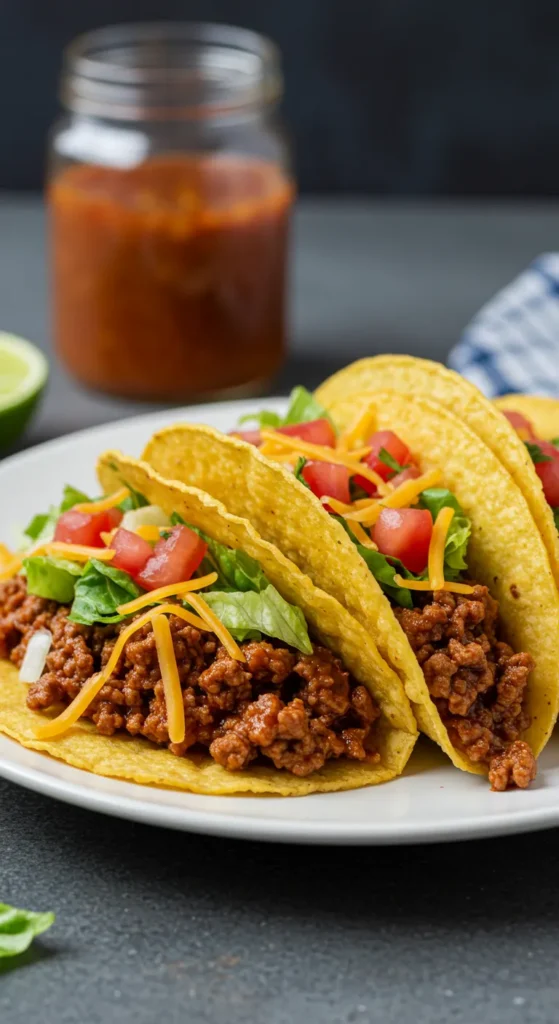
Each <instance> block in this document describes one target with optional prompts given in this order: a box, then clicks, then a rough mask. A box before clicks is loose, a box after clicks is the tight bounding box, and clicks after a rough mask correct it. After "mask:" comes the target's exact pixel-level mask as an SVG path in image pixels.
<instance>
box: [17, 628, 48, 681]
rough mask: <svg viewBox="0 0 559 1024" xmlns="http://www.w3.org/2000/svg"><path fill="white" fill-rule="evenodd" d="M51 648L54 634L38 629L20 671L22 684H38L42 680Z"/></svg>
mask: <svg viewBox="0 0 559 1024" xmlns="http://www.w3.org/2000/svg"><path fill="white" fill-rule="evenodd" d="M51 647H52V633H51V632H50V630H49V629H38V630H37V632H36V633H33V636H32V637H31V639H30V641H29V643H28V644H27V650H26V652H25V656H24V658H23V661H22V663H21V668H20V670H19V681H20V683H36V682H37V680H38V679H40V678H41V676H42V674H43V669H44V667H45V661H46V660H47V654H48V653H49V651H50V649H51Z"/></svg>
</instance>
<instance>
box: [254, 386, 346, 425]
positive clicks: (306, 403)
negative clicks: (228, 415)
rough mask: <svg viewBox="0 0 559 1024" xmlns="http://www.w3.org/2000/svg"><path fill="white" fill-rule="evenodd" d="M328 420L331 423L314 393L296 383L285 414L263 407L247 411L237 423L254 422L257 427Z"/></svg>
mask: <svg viewBox="0 0 559 1024" xmlns="http://www.w3.org/2000/svg"><path fill="white" fill-rule="evenodd" d="M322 419H324V420H328V421H329V422H330V423H332V420H331V418H330V415H329V413H328V412H327V411H326V409H325V408H324V406H322V405H320V402H317V401H316V398H315V397H314V395H312V394H311V392H310V391H307V389H306V388H304V387H302V386H301V385H298V386H297V387H295V388H293V391H292V392H291V395H290V396H289V406H288V409H287V412H286V414H285V416H280V415H279V414H278V413H277V412H272V411H271V410H270V409H263V410H261V411H260V412H251V413H247V415H246V416H241V418H240V420H239V424H242V423H249V422H253V421H254V422H255V423H258V426H259V427H271V428H272V430H273V429H274V428H276V427H287V426H289V425H290V424H293V423H309V422H310V421H311V420H322Z"/></svg>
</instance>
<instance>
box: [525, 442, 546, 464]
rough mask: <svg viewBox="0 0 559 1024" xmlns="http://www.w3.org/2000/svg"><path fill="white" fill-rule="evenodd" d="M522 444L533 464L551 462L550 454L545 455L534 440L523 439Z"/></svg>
mask: <svg viewBox="0 0 559 1024" xmlns="http://www.w3.org/2000/svg"><path fill="white" fill-rule="evenodd" d="M524 444H525V445H526V448H527V449H528V455H529V456H530V458H531V460H532V462H533V463H534V465H537V464H538V462H551V455H546V454H545V452H542V450H541V448H540V446H539V444H536V442H535V441H525V442H524Z"/></svg>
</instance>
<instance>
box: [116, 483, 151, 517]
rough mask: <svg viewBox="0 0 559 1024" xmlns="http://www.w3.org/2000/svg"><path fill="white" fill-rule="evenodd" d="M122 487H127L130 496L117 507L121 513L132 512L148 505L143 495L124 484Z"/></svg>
mask: <svg viewBox="0 0 559 1024" xmlns="http://www.w3.org/2000/svg"><path fill="white" fill-rule="evenodd" d="M124 486H125V487H128V490H129V491H130V494H129V495H128V497H127V498H124V501H121V503H120V505H119V506H118V507H119V509H120V510H121V512H132V511H134V510H135V509H137V508H144V507H145V506H146V505H149V501H148V500H147V498H144V496H143V494H140V492H139V491H135V490H134V489H133V488H132V487H130V484H125V485H124Z"/></svg>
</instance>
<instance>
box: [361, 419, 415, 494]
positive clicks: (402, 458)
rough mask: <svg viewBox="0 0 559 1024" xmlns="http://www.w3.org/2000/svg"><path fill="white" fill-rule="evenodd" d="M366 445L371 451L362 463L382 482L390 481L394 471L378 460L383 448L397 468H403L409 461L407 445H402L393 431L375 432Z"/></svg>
mask: <svg viewBox="0 0 559 1024" xmlns="http://www.w3.org/2000/svg"><path fill="white" fill-rule="evenodd" d="M367 445H368V446H370V447H371V448H372V451H371V452H370V453H369V455H366V456H365V458H364V459H363V463H364V464H365V465H366V466H369V468H370V469H373V470H374V471H375V473H378V475H379V476H380V477H381V479H382V480H390V478H391V477H393V476H394V470H393V469H391V468H390V466H387V465H386V463H385V462H383V461H382V459H380V458H379V452H380V450H381V448H384V450H385V451H386V452H388V454H389V455H391V456H392V458H393V459H394V460H395V461H396V462H397V463H398V465H399V466H405V465H406V464H407V463H408V462H409V461H410V450H409V448H408V446H407V444H404V442H403V441H401V440H400V438H399V437H398V435H397V434H395V433H394V431H393V430H377V432H376V434H373V436H372V437H371V438H369V440H368V441H367ZM370 486H371V484H370V483H369V487H370ZM365 489H366V488H365Z"/></svg>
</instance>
